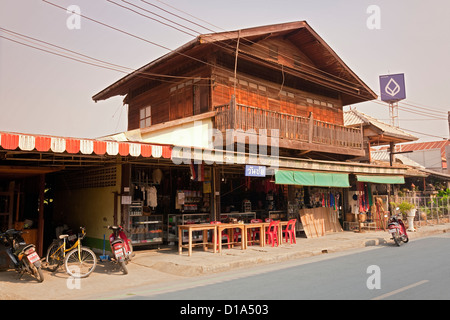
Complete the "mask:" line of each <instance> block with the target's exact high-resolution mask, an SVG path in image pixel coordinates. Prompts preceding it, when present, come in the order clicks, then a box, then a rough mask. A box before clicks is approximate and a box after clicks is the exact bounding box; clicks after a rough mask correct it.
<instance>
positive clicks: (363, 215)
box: [344, 174, 405, 230]
mask: <svg viewBox="0 0 450 320" xmlns="http://www.w3.org/2000/svg"><path fill="white" fill-rule="evenodd" d="M352 178H353V179H352V188H351V189H350V191H349V194H348V203H349V210H348V212H347V214H346V216H345V218H346V219H345V222H344V227H345V228H346V229H347V230H355V229H360V228H367V229H382V230H384V229H385V228H386V221H387V218H386V215H387V214H388V213H389V203H390V202H391V201H392V199H391V198H392V193H393V191H394V190H393V189H394V187H395V185H397V184H399V185H401V184H404V183H405V178H404V176H401V175H391V176H387V175H359V174H357V175H355V176H354V177H352Z"/></svg>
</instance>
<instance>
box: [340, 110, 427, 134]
mask: <svg viewBox="0 0 450 320" xmlns="http://www.w3.org/2000/svg"><path fill="white" fill-rule="evenodd" d="M344 125H345V126H346V127H355V126H359V125H363V126H364V125H372V126H375V127H377V128H378V129H379V130H381V131H382V134H383V135H384V136H391V137H394V138H398V139H402V140H406V141H416V140H418V138H417V137H415V136H413V135H412V134H409V133H407V132H405V131H403V130H402V129H400V128H396V127H393V126H391V125H389V124H387V123H385V122H382V121H380V120H378V119H375V118H374V117H371V116H369V115H367V114H365V113H362V112H361V111H358V110H355V109H352V110H349V111H346V112H344Z"/></svg>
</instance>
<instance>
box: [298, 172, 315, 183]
mask: <svg viewBox="0 0 450 320" xmlns="http://www.w3.org/2000/svg"><path fill="white" fill-rule="evenodd" d="M294 180H295V184H298V185H302V186H313V185H315V180H316V178H315V175H314V172H306V171H294Z"/></svg>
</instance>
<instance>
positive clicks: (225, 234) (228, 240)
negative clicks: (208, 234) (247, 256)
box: [210, 221, 230, 249]
mask: <svg viewBox="0 0 450 320" xmlns="http://www.w3.org/2000/svg"><path fill="white" fill-rule="evenodd" d="M210 224H222V222H220V221H211V222H210ZM223 238H227V243H228V249H230V237H229V236H228V233H227V232H226V231H225V230H224V231H222V241H223ZM217 246H219V238H217Z"/></svg>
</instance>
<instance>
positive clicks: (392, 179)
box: [356, 175, 405, 184]
mask: <svg viewBox="0 0 450 320" xmlns="http://www.w3.org/2000/svg"><path fill="white" fill-rule="evenodd" d="M356 179H357V180H358V181H359V182H372V183H384V184H404V183H405V177H404V176H364V175H356Z"/></svg>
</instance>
